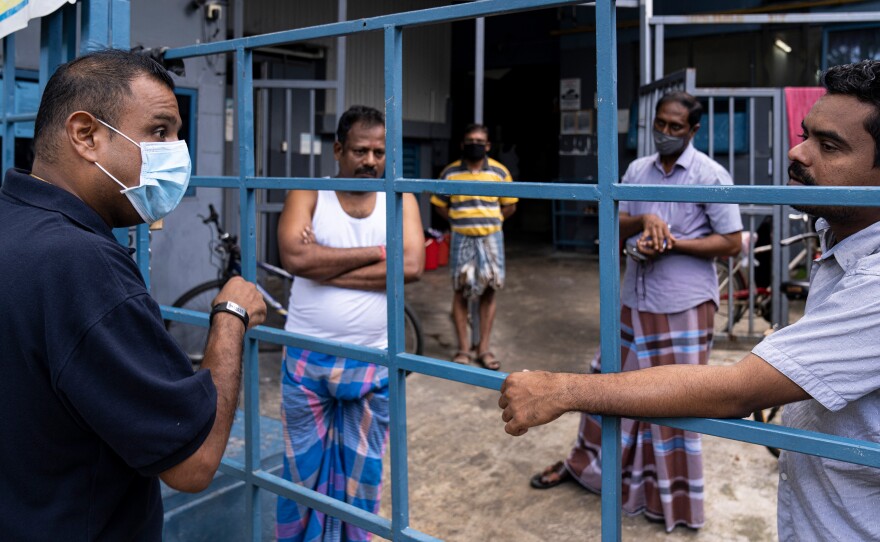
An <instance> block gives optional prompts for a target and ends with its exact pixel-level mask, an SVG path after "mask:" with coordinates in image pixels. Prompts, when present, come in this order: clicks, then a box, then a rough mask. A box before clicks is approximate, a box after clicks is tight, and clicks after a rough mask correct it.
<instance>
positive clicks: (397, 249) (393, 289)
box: [385, 25, 409, 539]
mask: <svg viewBox="0 0 880 542" xmlns="http://www.w3.org/2000/svg"><path fill="white" fill-rule="evenodd" d="M402 117H403V31H402V30H401V29H400V28H397V27H396V26H393V25H386V26H385V130H386V131H385V146H386V149H387V150H386V153H385V156H386V161H385V198H386V200H385V201H386V208H387V212H388V215H387V219H386V220H387V222H386V226H385V230H386V244H387V246H388V258H387V260H386V264H387V269H386V282H385V288H386V292H387V294H388V361H389V364H388V381H389V382H388V383H389V398H390V401H391V404H390V417H391V429H390V431H391V435H390V441H391V479H392V480H394V483H393V484H392V485H391V502H392V504H393V508H392V511H391V530H392V533H393V534H394V539H397V538H398V537H399V536H400V534H401V532H402V531H403V530H404V529H406V528H407V526H408V525H409V474H408V470H407V448H406V373H405V371H404V370H402V369H400V368H399V366H398V361H397V355H398V354H400V353H401V352H403V351H404V336H403V330H404V327H403V326H404V324H403V194H399V193H397V191H396V190H395V189H394V182H395V179H397V178H398V177H401V176H402V174H403V119H402Z"/></svg>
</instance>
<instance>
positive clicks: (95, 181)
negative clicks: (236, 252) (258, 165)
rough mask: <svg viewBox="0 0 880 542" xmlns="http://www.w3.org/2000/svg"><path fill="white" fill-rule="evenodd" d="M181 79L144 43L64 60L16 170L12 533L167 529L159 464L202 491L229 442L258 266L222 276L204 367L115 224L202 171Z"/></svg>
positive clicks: (177, 483) (91, 534)
mask: <svg viewBox="0 0 880 542" xmlns="http://www.w3.org/2000/svg"><path fill="white" fill-rule="evenodd" d="M173 89H174V83H173V82H172V80H171V78H170V77H169V76H168V74H167V73H166V72H165V70H164V69H163V68H162V67H161V66H159V65H158V64H157V63H155V62H154V61H152V60H150V59H148V58H145V57H141V56H137V55H133V54H130V53H127V52H121V51H103V52H98V53H94V54H92V55H88V56H85V57H81V58H79V59H77V60H74V61H72V62H70V63H68V64H65V65H63V66H61V67H60V68H59V69H58V71H57V72H56V73H55V74H54V75H53V76H52V78H51V79H50V80H49V82H48V85H47V86H46V90H45V92H44V94H43V99H42V102H41V103H40V109H39V112H38V115H37V119H36V128H35V140H34V144H35V154H36V158H35V160H34V164H33V172H32V173H30V174H28V173H26V172H24V171H20V170H10V171H9V172H8V173H7V175H6V178H5V179H4V182H3V185H2V188H0V255H2V265H0V314H3V318H0V412H2V415H0V464H2V467H0V469H2V476H0V502H2V503H3V506H2V507H0V533H2V538H3V539H5V540H16V541H21V540H159V539H161V533H162V502H161V499H160V492H159V478H161V479H162V480H163V481H165V482H166V483H167V484H168V485H169V486H171V487H173V488H175V489H178V490H181V491H199V490H201V489H204V488H205V487H206V486H207V485H208V484H209V483H210V481H211V479H212V478H213V475H214V473H215V472H216V469H217V467H218V465H219V463H220V459H221V457H222V455H223V451H224V449H225V446H226V441H227V440H228V437H229V430H230V427H231V424H232V419H233V415H234V411H235V405H236V402H237V397H238V391H239V385H240V378H241V368H240V365H241V350H242V338H243V336H244V333H245V331H246V329H247V328H248V326H254V325H257V324H259V323H260V322H262V320H263V319H264V317H265V306H264V304H263V301H262V299H261V297H260V295H259V293H258V292H257V291H256V289H255V288H254V286H253V285H252V284H250V283H248V282H245V281H244V280H241V279H233V280H232V281H230V282H229V284H227V286H226V287H225V288H224V289H223V290H222V291H221V292H220V294H219V295H218V297H217V299H216V300H215V303H216V304H217V306H216V307H215V310H214V313H213V317H212V325H211V330H210V333H209V336H208V344H207V346H206V350H205V358H204V363H203V364H202V367H203V369H205V370H200V371H199V372H198V373H195V374H193V372H192V369H191V368H190V363H189V360H188V358H187V356H186V355H185V354H184V353H183V352H182V351H181V350H180V348H179V347H178V346H177V345H176V344H175V343H174V341H173V340H172V339H171V338H170V336H169V335H168V334H167V333H166V331H165V328H164V326H163V322H162V317H161V314H160V312H159V307H158V305H157V304H156V303H155V301H153V299H152V298H150V296H149V293H148V292H147V290H146V287H145V285H144V281H143V279H142V278H141V275H140V273H139V272H138V268H137V266H136V265H135V264H134V262H133V260H132V258H131V254H130V252H129V251H128V250H127V249H126V248H124V247H122V246H120V245H119V244H117V243H116V242H115V240H114V238H113V235H112V233H111V228H113V227H126V226H130V225H134V224H137V223H140V222H144V221H150V222H152V221H154V220H156V219H158V218H161V217H162V216H164V215H165V214H167V213H168V212H170V211H171V210H172V209H173V208H174V207H175V206H176V205H177V203H179V201H180V196H181V195H182V190H185V188H186V184H187V183H188V181H189V172H190V164H189V154H188V152H187V151H186V144H185V143H184V142H182V141H178V140H177V132H178V129H179V128H180V124H181V121H180V115H179V113H178V109H177V102H176V99H175V97H174V93H173ZM120 186H121V187H122V188H123V189H122V190H120ZM242 323H244V325H242Z"/></svg>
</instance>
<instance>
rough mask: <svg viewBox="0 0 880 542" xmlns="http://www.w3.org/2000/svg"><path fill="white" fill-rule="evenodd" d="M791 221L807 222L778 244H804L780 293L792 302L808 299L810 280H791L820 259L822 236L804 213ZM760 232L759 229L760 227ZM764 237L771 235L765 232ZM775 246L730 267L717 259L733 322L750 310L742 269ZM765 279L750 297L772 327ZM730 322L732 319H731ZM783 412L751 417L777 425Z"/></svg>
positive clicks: (724, 308) (725, 308) (723, 307)
mask: <svg viewBox="0 0 880 542" xmlns="http://www.w3.org/2000/svg"><path fill="white" fill-rule="evenodd" d="M789 219H790V220H800V221H803V222H804V225H805V226H804V227H805V229H806V231H805V232H804V233H800V234H797V235H793V236H791V237H787V238H785V239H782V240H780V241H779V244H780V245H781V246H791V245H793V244H795V243H799V242H803V243H804V247H803V248H802V249H801V250H800V251H799V252H798V254H796V255H795V257H794V258H792V259H791V261H790V262H789V264H788V273H789V277H788V278H789V279H793V280H787V281H784V282H782V284H781V291H782V293H783V295H785V296H786V297H787V298H788V299H789V300H794V299H805V298H806V297H807V294H808V293H809V287H810V286H809V281H807V280H805V278H806V277H792V276H791V275H792V274H795V273H796V270H797V269H798V268H799V267H801V266H803V265H808V264H809V261H810V260H808V257H810V258H812V259H815V258H817V257H818V256H819V251H818V245H817V244H816V241H817V240H818V238H819V235H818V234H817V233H816V232H815V230H814V229H813V223H812V221H811V220H810V217H809V215H807V214H804V213H801V214H792V215H789ZM759 229H760V228H759ZM761 233H762V232H760V231H759V235H758V238H759V239H761V238H762V237H764V236H766V237H769V235H762V234H761ZM764 233H765V234H767V233H768V232H767V231H765V232H764ZM749 241H750V240H747V242H746V243H745V246H750V245H751V243H750V242H749ZM772 248H773V247H772V245H770V244H764V245H761V246H757V247H755V248H754V250H752V251H751V253H748V252H747V253H746V254H744V255H742V256H741V257H740V258H739V259H738V260H737V262H736V264H735V265H733V266H732V269H731V266H730V264H729V259H727V258H726V259H723V260H722V259H719V260H716V271H717V273H718V287H719V298H720V300H721V302H720V303H719V305H720V307H719V310H718V312H719V313H722V314H727V315H729V317H732V318H733V323H734V324H735V323H736V322H738V321H739V320H740V319H741V318H742V317H743V316H744V315H745V313H746V311H747V310H748V309H749V295H750V291H749V290H750V288H749V281H748V275H747V274H746V273H745V272H743V267H744V266H748V264H749V258H752V257H754V258H756V259H757V258H760V257H761V255H767V256H769V253H770V251H771V250H772ZM762 259H763V260H764V261H763V262H760V263H763V264H764V265H765V266H769V265H770V261H769V257H766V256H765V257H764V258H762ZM763 275H764V276H763V277H757V276H756V280H755V282H756V283H757V284H756V285H755V286H754V288H753V289H752V290H753V291H752V293H751V295H752V296H753V307H754V309H755V313H756V315H758V316H760V317H762V318H764V319H765V320H766V321H767V322H768V323H771V324H773V322H772V312H773V311H772V292H771V289H770V286H769V272H767V273H763ZM730 277H732V282H733V311H732V312H733V314H732V315H731V313H730V307H729V304H728V301H729V299H730V283H729V281H730ZM728 322H730V320H728ZM724 327H725V328H726V329H730V324H729V323H728V324H726V325H725V326H724ZM775 329H776V325H774V327H772V328H771V329H770V331H769V332H770V333H772V332H773V331H774V330H775ZM781 410H782V406H774V407H770V408H767V409H763V410H756V411H755V412H753V413H752V418H753V419H754V420H755V421H756V422H761V423H774V422H776V421H778V419H779V418H781V416H779V412H780V411H781ZM766 448H767V450H768V451H769V452H770V453H771V454H773V456H774V457H779V448H774V447H772V446H767V447H766Z"/></svg>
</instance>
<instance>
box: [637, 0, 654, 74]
mask: <svg viewBox="0 0 880 542" xmlns="http://www.w3.org/2000/svg"><path fill="white" fill-rule="evenodd" d="M653 14H654V6H653V1H652V0H639V35H640V36H641V38H640V39H639V84H640V85H647V84H648V83H650V82H651V16H652V15H653Z"/></svg>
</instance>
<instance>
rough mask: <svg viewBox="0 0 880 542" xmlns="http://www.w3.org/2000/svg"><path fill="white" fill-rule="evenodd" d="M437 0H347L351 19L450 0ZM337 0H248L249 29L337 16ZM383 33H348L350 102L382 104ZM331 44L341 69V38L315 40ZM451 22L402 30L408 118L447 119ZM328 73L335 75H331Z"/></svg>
mask: <svg viewBox="0 0 880 542" xmlns="http://www.w3.org/2000/svg"><path fill="white" fill-rule="evenodd" d="M445 4H446V3H445V2H441V1H438V0H357V1H350V2H349V4H348V17H347V19H348V20H352V19H359V18H363V17H374V16H377V15H384V14H388V13H401V12H405V11H414V10H419V9H427V8H432V7H437V6H442V5H445ZM336 8H337V4H336V2H334V1H332V0H310V1H303V0H299V1H296V2H290V1H288V2H277V1H273V0H259V1H251V2H246V3H245V13H244V16H245V21H244V29H245V34H246V35H254V34H264V33H267V32H278V31H281V30H290V29H293V28H302V27H306V26H313V25H319V24H328V23H332V22H335V21H336V19H337V16H336ZM382 40H383V37H382V34H381V33H380V32H374V33H371V34H366V35H365V34H361V35H357V36H354V37H350V38H348V39H347V44H346V77H347V82H346V83H347V84H346V93H345V104H346V106H349V105H352V104H363V105H370V106H373V107H376V108H378V109H382V107H383V97H384V89H383V85H384V79H383V77H384V76H383V67H382V66H383V51H382V47H383V41H382ZM313 43H315V44H319V45H322V46H324V47H326V48H327V51H328V57H327V73H328V74H335V73H336V51H335V49H336V41H335V40H315V41H314V42H313ZM451 46H452V40H451V29H450V25H448V24H444V25H431V26H423V27H419V28H417V29H415V30H409V31H407V32H405V33H404V36H403V118H404V119H405V120H408V121H422V122H438V123H443V122H446V100H447V97H448V95H449V87H450V84H449V73H450V65H449V64H450V56H451V54H450V51H451ZM328 77H333V76H332V75H330V76H328ZM327 94H328V95H327V103H326V107H325V110H326V111H327V112H335V106H334V99H335V98H334V97H333V95H332V93H327Z"/></svg>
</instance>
